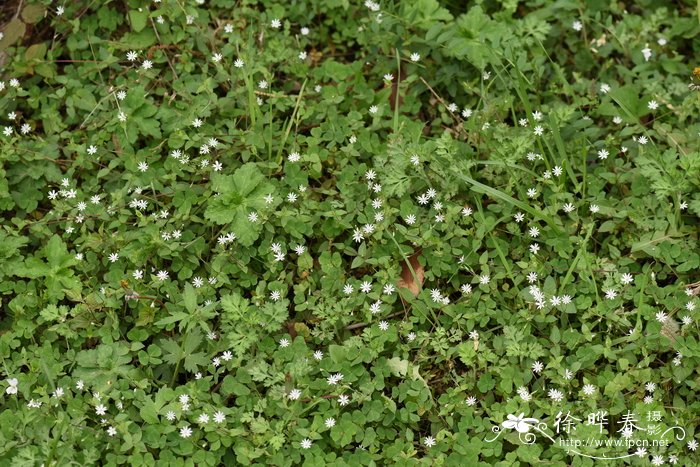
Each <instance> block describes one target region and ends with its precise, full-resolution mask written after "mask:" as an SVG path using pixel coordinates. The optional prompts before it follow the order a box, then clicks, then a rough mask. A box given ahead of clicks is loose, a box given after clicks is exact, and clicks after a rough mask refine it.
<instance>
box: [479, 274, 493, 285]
mask: <svg viewBox="0 0 700 467" xmlns="http://www.w3.org/2000/svg"><path fill="white" fill-rule="evenodd" d="M490 281H491V277H489V275H488V274H482V275H481V276H479V284H481V285H487V284H488V283H489V282H490Z"/></svg>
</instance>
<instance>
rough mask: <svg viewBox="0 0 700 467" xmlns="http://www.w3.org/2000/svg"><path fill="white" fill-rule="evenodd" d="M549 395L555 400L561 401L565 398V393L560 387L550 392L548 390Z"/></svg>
mask: <svg viewBox="0 0 700 467" xmlns="http://www.w3.org/2000/svg"><path fill="white" fill-rule="evenodd" d="M547 395H548V396H549V398H550V399H552V400H553V401H554V402H561V400H562V399H563V398H564V394H563V393H562V392H561V391H560V390H558V389H550V390H549V392H547Z"/></svg>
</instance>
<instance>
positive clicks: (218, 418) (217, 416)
mask: <svg viewBox="0 0 700 467" xmlns="http://www.w3.org/2000/svg"><path fill="white" fill-rule="evenodd" d="M224 420H226V415H224V413H223V412H221V411H219V412H216V413H214V422H215V423H223V422H224Z"/></svg>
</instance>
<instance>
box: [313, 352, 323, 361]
mask: <svg viewBox="0 0 700 467" xmlns="http://www.w3.org/2000/svg"><path fill="white" fill-rule="evenodd" d="M322 358H323V352H321V351H320V350H317V351H315V352H314V359H316V360H321V359H322Z"/></svg>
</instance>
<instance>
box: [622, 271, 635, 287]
mask: <svg viewBox="0 0 700 467" xmlns="http://www.w3.org/2000/svg"><path fill="white" fill-rule="evenodd" d="M620 282H622V283H623V284H625V285H627V284H631V283H632V282H634V277H632V274H630V273H629V272H626V273H624V274H622V277H620Z"/></svg>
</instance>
